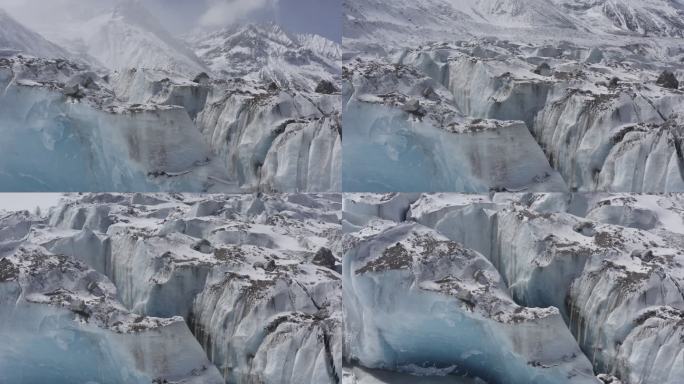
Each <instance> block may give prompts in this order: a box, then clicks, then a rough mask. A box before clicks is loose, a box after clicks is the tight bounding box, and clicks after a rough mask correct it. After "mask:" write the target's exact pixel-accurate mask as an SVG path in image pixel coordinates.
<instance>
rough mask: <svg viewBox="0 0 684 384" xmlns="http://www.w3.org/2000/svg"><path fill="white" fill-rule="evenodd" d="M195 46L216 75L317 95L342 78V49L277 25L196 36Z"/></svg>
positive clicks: (323, 39)
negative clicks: (325, 85) (321, 88)
mask: <svg viewBox="0 0 684 384" xmlns="http://www.w3.org/2000/svg"><path fill="white" fill-rule="evenodd" d="M191 41H192V44H193V46H194V48H195V50H196V52H197V54H198V55H199V56H200V58H201V59H202V60H204V61H205V62H207V63H208V65H209V67H210V68H211V70H212V71H213V72H214V73H216V74H218V75H224V76H228V77H244V76H248V77H250V78H253V79H257V80H261V81H269V82H270V81H273V82H275V83H276V84H278V85H279V86H282V87H289V88H294V89H303V90H308V91H314V90H315V89H316V87H317V85H318V84H319V83H320V81H321V80H326V81H330V82H334V81H335V78H336V77H337V76H339V74H340V72H341V68H340V62H339V60H340V59H341V48H340V47H339V45H338V44H337V43H335V42H332V41H330V40H327V39H325V38H324V37H321V36H317V35H292V34H289V33H287V32H285V31H284V30H283V29H282V28H281V27H280V26H278V25H277V24H265V25H255V24H250V25H246V26H242V25H239V26H234V27H229V28H226V29H223V30H220V31H218V32H211V33H205V34H199V35H195V36H193V37H192V38H191Z"/></svg>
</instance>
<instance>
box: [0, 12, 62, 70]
mask: <svg viewBox="0 0 684 384" xmlns="http://www.w3.org/2000/svg"><path fill="white" fill-rule="evenodd" d="M16 53H22V54H25V55H31V56H35V57H45V58H52V59H57V58H67V57H69V54H68V53H67V52H66V51H65V50H64V49H62V48H60V47H59V46H57V45H56V44H54V43H52V42H50V41H48V40H46V39H45V38H43V37H42V36H40V35H39V34H37V33H35V32H33V31H31V30H30V29H28V28H26V27H24V26H23V25H21V24H20V23H19V22H17V21H16V20H15V19H13V18H12V16H10V15H9V14H8V13H7V12H5V11H4V10H3V9H0V54H1V55H2V56H8V55H11V54H16Z"/></svg>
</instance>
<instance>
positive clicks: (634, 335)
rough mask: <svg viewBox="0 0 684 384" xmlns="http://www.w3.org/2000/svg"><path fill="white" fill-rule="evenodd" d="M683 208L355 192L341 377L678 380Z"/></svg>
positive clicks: (640, 201) (635, 200)
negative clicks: (385, 372)
mask: <svg viewBox="0 0 684 384" xmlns="http://www.w3.org/2000/svg"><path fill="white" fill-rule="evenodd" d="M681 206H682V201H681V198H680V197H679V196H678V195H667V196H655V195H653V196H652V195H583V194H562V193H558V194H506V193H504V194H494V195H491V196H480V195H470V196H468V195H456V194H436V195H406V194H391V195H361V194H357V195H348V196H347V197H345V201H344V220H343V226H344V228H345V240H344V242H343V243H344V249H345V256H344V268H343V269H344V281H345V284H344V292H345V296H344V297H345V304H344V305H345V319H346V323H345V329H346V333H345V346H346V349H345V356H344V358H345V362H347V363H348V364H349V365H350V367H352V368H349V369H348V370H347V371H346V372H347V374H348V375H350V376H351V377H353V378H354V379H355V380H360V382H364V381H363V380H370V379H367V378H368V377H369V375H371V377H372V376H375V377H382V375H383V373H373V369H376V370H377V369H381V370H389V371H394V372H395V374H396V375H399V377H403V378H398V379H397V380H400V379H403V380H408V378H409V377H410V376H407V375H408V374H412V375H418V376H424V375H433V376H440V377H444V376H446V375H456V376H462V375H464V374H467V375H468V376H469V377H471V378H479V379H480V380H485V381H487V382H494V383H498V382H527V383H531V382H553V383H561V382H591V383H598V382H599V381H597V380H598V379H597V378H595V377H594V374H596V375H597V377H599V379H600V380H609V377H613V378H615V379H616V380H617V379H619V380H621V381H622V382H623V383H630V384H646V383H653V382H659V383H676V382H678V381H679V378H680V377H681V374H682V368H681V367H682V366H683V365H682V362H683V360H682V359H683V358H684V343H682V334H683V332H684V328H683V327H682V319H683V318H684V317H683V316H684V312H683V311H684V291H682V288H681V287H682V283H683V282H682V280H683V279H684V273H683V269H682V250H681V247H682V242H681V240H682V230H681V228H682V217H681V213H680V212H681V211H680V210H679V209H680V207H681ZM440 255H441V256H440ZM495 287H496V288H495ZM447 303H450V304H447ZM398 314H401V318H402V319H403V320H402V321H401V322H396V321H389V320H388V319H389V318H397V315H398ZM508 314H510V315H508ZM509 316H510V317H509ZM414 320H415V321H414ZM526 324H530V328H529V329H528V328H526ZM523 329H525V331H523ZM478 332H481V333H478ZM519 332H524V337H523V336H520V337H517V336H516V335H517V334H519ZM398 335H402V337H398ZM407 335H410V337H407ZM549 335H553V336H549ZM547 337H550V339H551V340H547V339H546V338H547ZM450 338H453V340H452V339H450ZM445 340H450V341H449V342H448V346H449V347H446V346H442V342H444V343H447V342H446V341H445ZM535 340H536V341H535ZM545 340H546V341H545ZM561 340H562V341H561ZM556 341H558V342H559V344H555V342H556ZM526 343H530V345H528V346H525V345H527V344H526ZM409 344H410V345H409ZM445 345H446V344H445ZM454 346H457V347H454ZM533 346H534V347H533ZM461 349H463V350H462V351H461ZM412 353H413V354H412ZM497 354H506V356H507V357H502V356H497ZM473 356H477V358H473ZM570 357H572V358H570ZM516 359H519V360H520V362H519V363H516ZM503 361H505V362H506V364H508V366H506V367H504V366H503V365H502V362H503ZM478 364H481V365H478ZM354 367H355V368H354ZM500 367H501V372H500V371H499V368H500ZM368 368H370V369H371V370H370V371H366V369H368ZM592 371H593V372H592ZM379 372H383V371H379ZM504 372H505V373H504ZM388 374H389V373H388ZM502 375H503V376H502ZM504 376H505V379H504ZM448 377H451V376H448ZM371 382H372V381H371ZM606 382H609V381H606Z"/></svg>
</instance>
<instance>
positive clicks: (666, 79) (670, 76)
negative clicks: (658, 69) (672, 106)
mask: <svg viewBox="0 0 684 384" xmlns="http://www.w3.org/2000/svg"><path fill="white" fill-rule="evenodd" d="M656 84H658V85H660V86H661V87H664V88H670V89H679V80H677V77H676V76H675V74H674V73H672V72H670V71H663V73H661V74H660V76H659V77H658V80H657V81H656Z"/></svg>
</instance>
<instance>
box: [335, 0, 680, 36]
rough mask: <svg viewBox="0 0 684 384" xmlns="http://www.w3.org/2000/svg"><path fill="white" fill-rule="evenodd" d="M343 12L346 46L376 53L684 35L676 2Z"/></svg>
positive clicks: (537, 2)
mask: <svg viewBox="0 0 684 384" xmlns="http://www.w3.org/2000/svg"><path fill="white" fill-rule="evenodd" d="M344 10H345V14H344V31H345V33H344V36H345V40H346V41H345V44H347V45H351V44H352V43H353V42H355V41H359V40H360V41H366V42H373V44H375V45H377V46H378V47H382V46H385V47H386V46H388V45H412V44H414V43H416V42H420V41H423V42H425V41H431V40H433V41H434V40H443V39H445V38H468V37H478V36H493V35H508V36H510V37H513V36H520V35H521V34H522V35H525V37H526V38H531V39H548V38H552V37H555V38H558V39H572V38H576V37H580V36H581V37H584V38H587V39H590V38H591V36H595V35H596V34H599V35H611V34H613V35H615V34H618V35H624V36H645V35H646V36H656V37H682V36H683V32H682V31H683V29H684V24H683V23H684V22H682V17H683V16H684V6H683V5H682V4H681V2H678V1H676V0H646V1H642V0H579V1H577V0H426V1H421V2H412V1H406V0H391V1H379V0H368V1H366V0H363V1H362V0H347V1H345V2H344ZM542 30H543V33H540V32H541V31H542Z"/></svg>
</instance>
